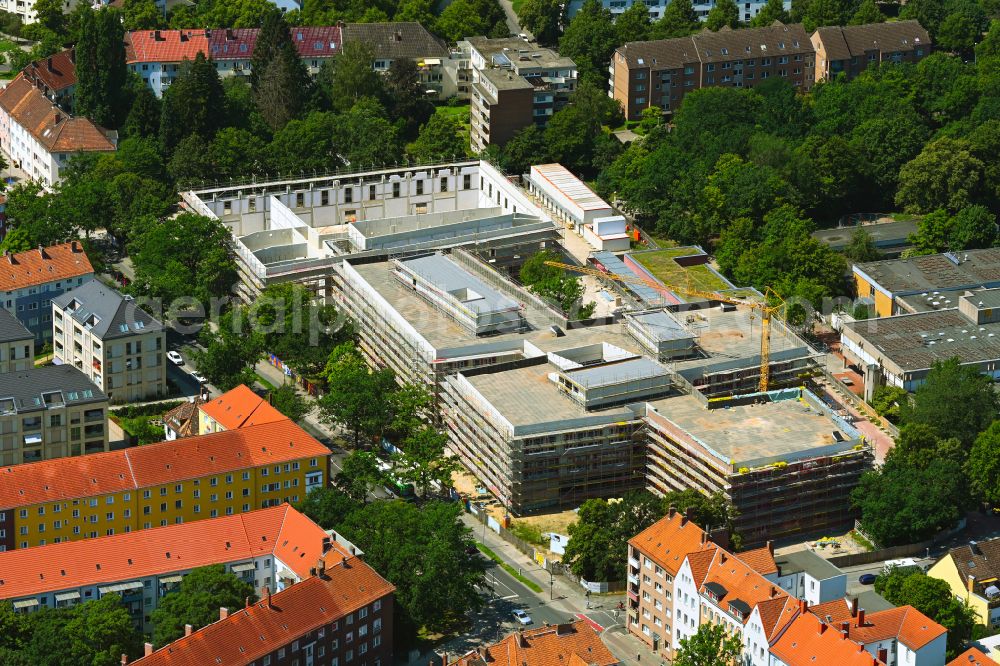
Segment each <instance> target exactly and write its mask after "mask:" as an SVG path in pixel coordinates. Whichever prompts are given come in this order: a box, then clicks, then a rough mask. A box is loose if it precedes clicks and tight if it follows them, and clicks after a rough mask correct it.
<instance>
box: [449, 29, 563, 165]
mask: <svg viewBox="0 0 1000 666" xmlns="http://www.w3.org/2000/svg"><path fill="white" fill-rule="evenodd" d="M459 47H460V48H461V49H463V50H467V51H468V53H469V63H470V65H471V75H472V94H471V100H472V101H471V105H470V109H469V113H470V117H471V125H472V131H471V139H470V140H471V142H472V149H473V150H474V151H476V152H479V151H481V150H483V148H485V147H486V146H487V145H490V144H495V145H502V144H504V143H505V142H506V141H507V140H509V139H510V138H511V137H512V136H513V135H514V134H516V133H517V131H518V130H520V129H522V128H524V127H527V126H528V125H531V124H532V123H534V124H535V125H538V126H540V127H544V126H545V125H546V124H548V121H549V118H551V117H552V114H553V113H555V112H556V111H558V110H559V109H561V108H563V107H564V106H565V105H566V103H567V102H568V101H569V96H570V94H572V92H573V91H574V90H576V83H577V70H576V63H574V62H573V60H572V59H570V58H564V57H562V56H560V55H559V54H558V53H556V52H555V51H553V50H552V49H548V48H544V47H541V46H538V45H537V44H534V43H532V42H528V41H526V40H524V39H522V38H519V37H511V38H500V39H489V38H487V37H469V38H467V39H466V40H464V41H463V42H461V43H460V44H459Z"/></svg>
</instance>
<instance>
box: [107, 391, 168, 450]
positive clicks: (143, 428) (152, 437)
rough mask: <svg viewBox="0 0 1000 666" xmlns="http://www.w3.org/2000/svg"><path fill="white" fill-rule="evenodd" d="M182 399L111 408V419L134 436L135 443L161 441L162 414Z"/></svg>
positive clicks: (162, 434) (162, 433) (162, 436)
mask: <svg viewBox="0 0 1000 666" xmlns="http://www.w3.org/2000/svg"><path fill="white" fill-rule="evenodd" d="M181 403H182V401H180V400H176V401H170V402H157V403H152V404H148V405H129V406H127V407H121V408H119V409H113V410H111V414H110V416H111V419H112V420H113V421H114V422H115V423H117V424H118V425H119V426H121V429H122V430H124V431H125V433H126V434H128V435H131V436H132V437H135V438H136V440H137V441H136V444H138V445H139V446H143V445H145V444H153V443H155V442H162V441H163V439H164V437H165V435H164V432H163V415H164V414H166V413H167V412H169V411H170V410H171V409H173V408H174V407H177V406H178V405H180V404H181Z"/></svg>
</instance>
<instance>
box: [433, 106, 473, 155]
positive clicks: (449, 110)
mask: <svg viewBox="0 0 1000 666" xmlns="http://www.w3.org/2000/svg"><path fill="white" fill-rule="evenodd" d="M434 113H436V114H438V115H441V116H448V117H450V118H454V119H455V120H457V121H458V122H459V123H461V125H462V130H461V135H462V142H463V145H464V146H465V150H466V152H468V151H469V145H470V144H469V131H470V130H469V105H468V103H466V104H459V105H458V106H449V105H448V104H442V105H441V106H438V107H437V108H435V110H434Z"/></svg>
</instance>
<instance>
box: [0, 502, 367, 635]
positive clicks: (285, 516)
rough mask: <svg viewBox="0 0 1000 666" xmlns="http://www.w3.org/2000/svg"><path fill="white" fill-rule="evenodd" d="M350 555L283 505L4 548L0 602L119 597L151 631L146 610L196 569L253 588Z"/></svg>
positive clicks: (25, 605)
mask: <svg viewBox="0 0 1000 666" xmlns="http://www.w3.org/2000/svg"><path fill="white" fill-rule="evenodd" d="M0 529H2V528H0ZM352 555H353V553H352V552H351V551H350V546H344V545H341V544H339V543H337V541H336V540H335V539H333V538H331V537H330V536H329V535H327V533H326V532H325V531H323V529H322V528H321V527H320V526H319V525H316V524H315V523H314V522H312V521H311V520H309V519H308V518H307V517H306V516H304V515H302V514H301V513H299V512H298V511H296V510H295V509H293V508H292V507H291V506H289V505H287V504H282V505H281V506H276V507H271V508H268V509H260V510H257V511H251V512H250V513H245V514H240V515H233V516H220V517H218V518H213V519H211V520H200V521H198V522H195V523H185V524H181V525H168V526H167V527H158V528H153V529H151V530H150V531H149V532H143V533H139V532H131V533H129V534H124V533H123V534H115V535H114V536H105V537H99V538H97V539H87V540H84V541H67V542H64V543H58V544H49V545H47V546H38V547H37V548H28V549H24V550H12V551H7V552H4V553H2V554H0V571H3V587H2V588H0V599H3V600H5V601H10V602H11V603H12V604H13V606H14V610H15V611H19V612H31V611H34V610H38V609H44V608H65V607H69V606H75V605H76V604H79V603H84V602H87V601H93V600H95V599H100V598H101V597H103V596H105V595H107V594H119V595H120V596H121V597H122V603H123V604H124V605H125V607H126V608H127V609H128V611H129V613H130V615H131V616H132V619H133V621H134V622H135V623H136V626H137V627H138V628H139V629H140V630H142V631H146V632H149V631H151V630H152V627H151V625H150V614H151V613H152V612H153V611H154V610H156V608H157V606H159V605H160V601H161V600H162V599H163V597H165V596H167V595H168V594H170V593H171V592H174V591H175V590H177V588H178V587H179V586H180V584H181V581H182V580H183V578H184V576H185V575H187V574H188V573H190V572H191V571H192V570H193V569H196V568H198V567H203V566H209V565H219V564H221V565H223V566H224V567H225V569H226V571H229V572H231V573H233V574H234V575H235V576H237V577H238V578H240V579H241V580H243V581H245V582H247V583H249V584H250V585H252V586H253V588H254V589H255V590H261V589H263V588H265V587H268V588H271V589H274V590H283V589H285V588H286V587H289V586H291V585H294V584H295V583H298V582H300V581H302V580H304V579H306V578H308V577H309V576H310V570H311V569H314V568H315V567H316V563H317V561H318V560H319V559H320V558H323V557H324V556H325V557H326V558H327V559H328V560H330V561H333V559H334V558H335V557H337V556H339V557H341V558H347V557H350V556H352Z"/></svg>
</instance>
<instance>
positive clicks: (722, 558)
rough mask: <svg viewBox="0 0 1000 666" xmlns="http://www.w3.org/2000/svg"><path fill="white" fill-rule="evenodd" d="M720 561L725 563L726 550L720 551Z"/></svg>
mask: <svg viewBox="0 0 1000 666" xmlns="http://www.w3.org/2000/svg"><path fill="white" fill-rule="evenodd" d="M719 563H720V564H725V563H726V553H725V551H722V552H720V553H719Z"/></svg>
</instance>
